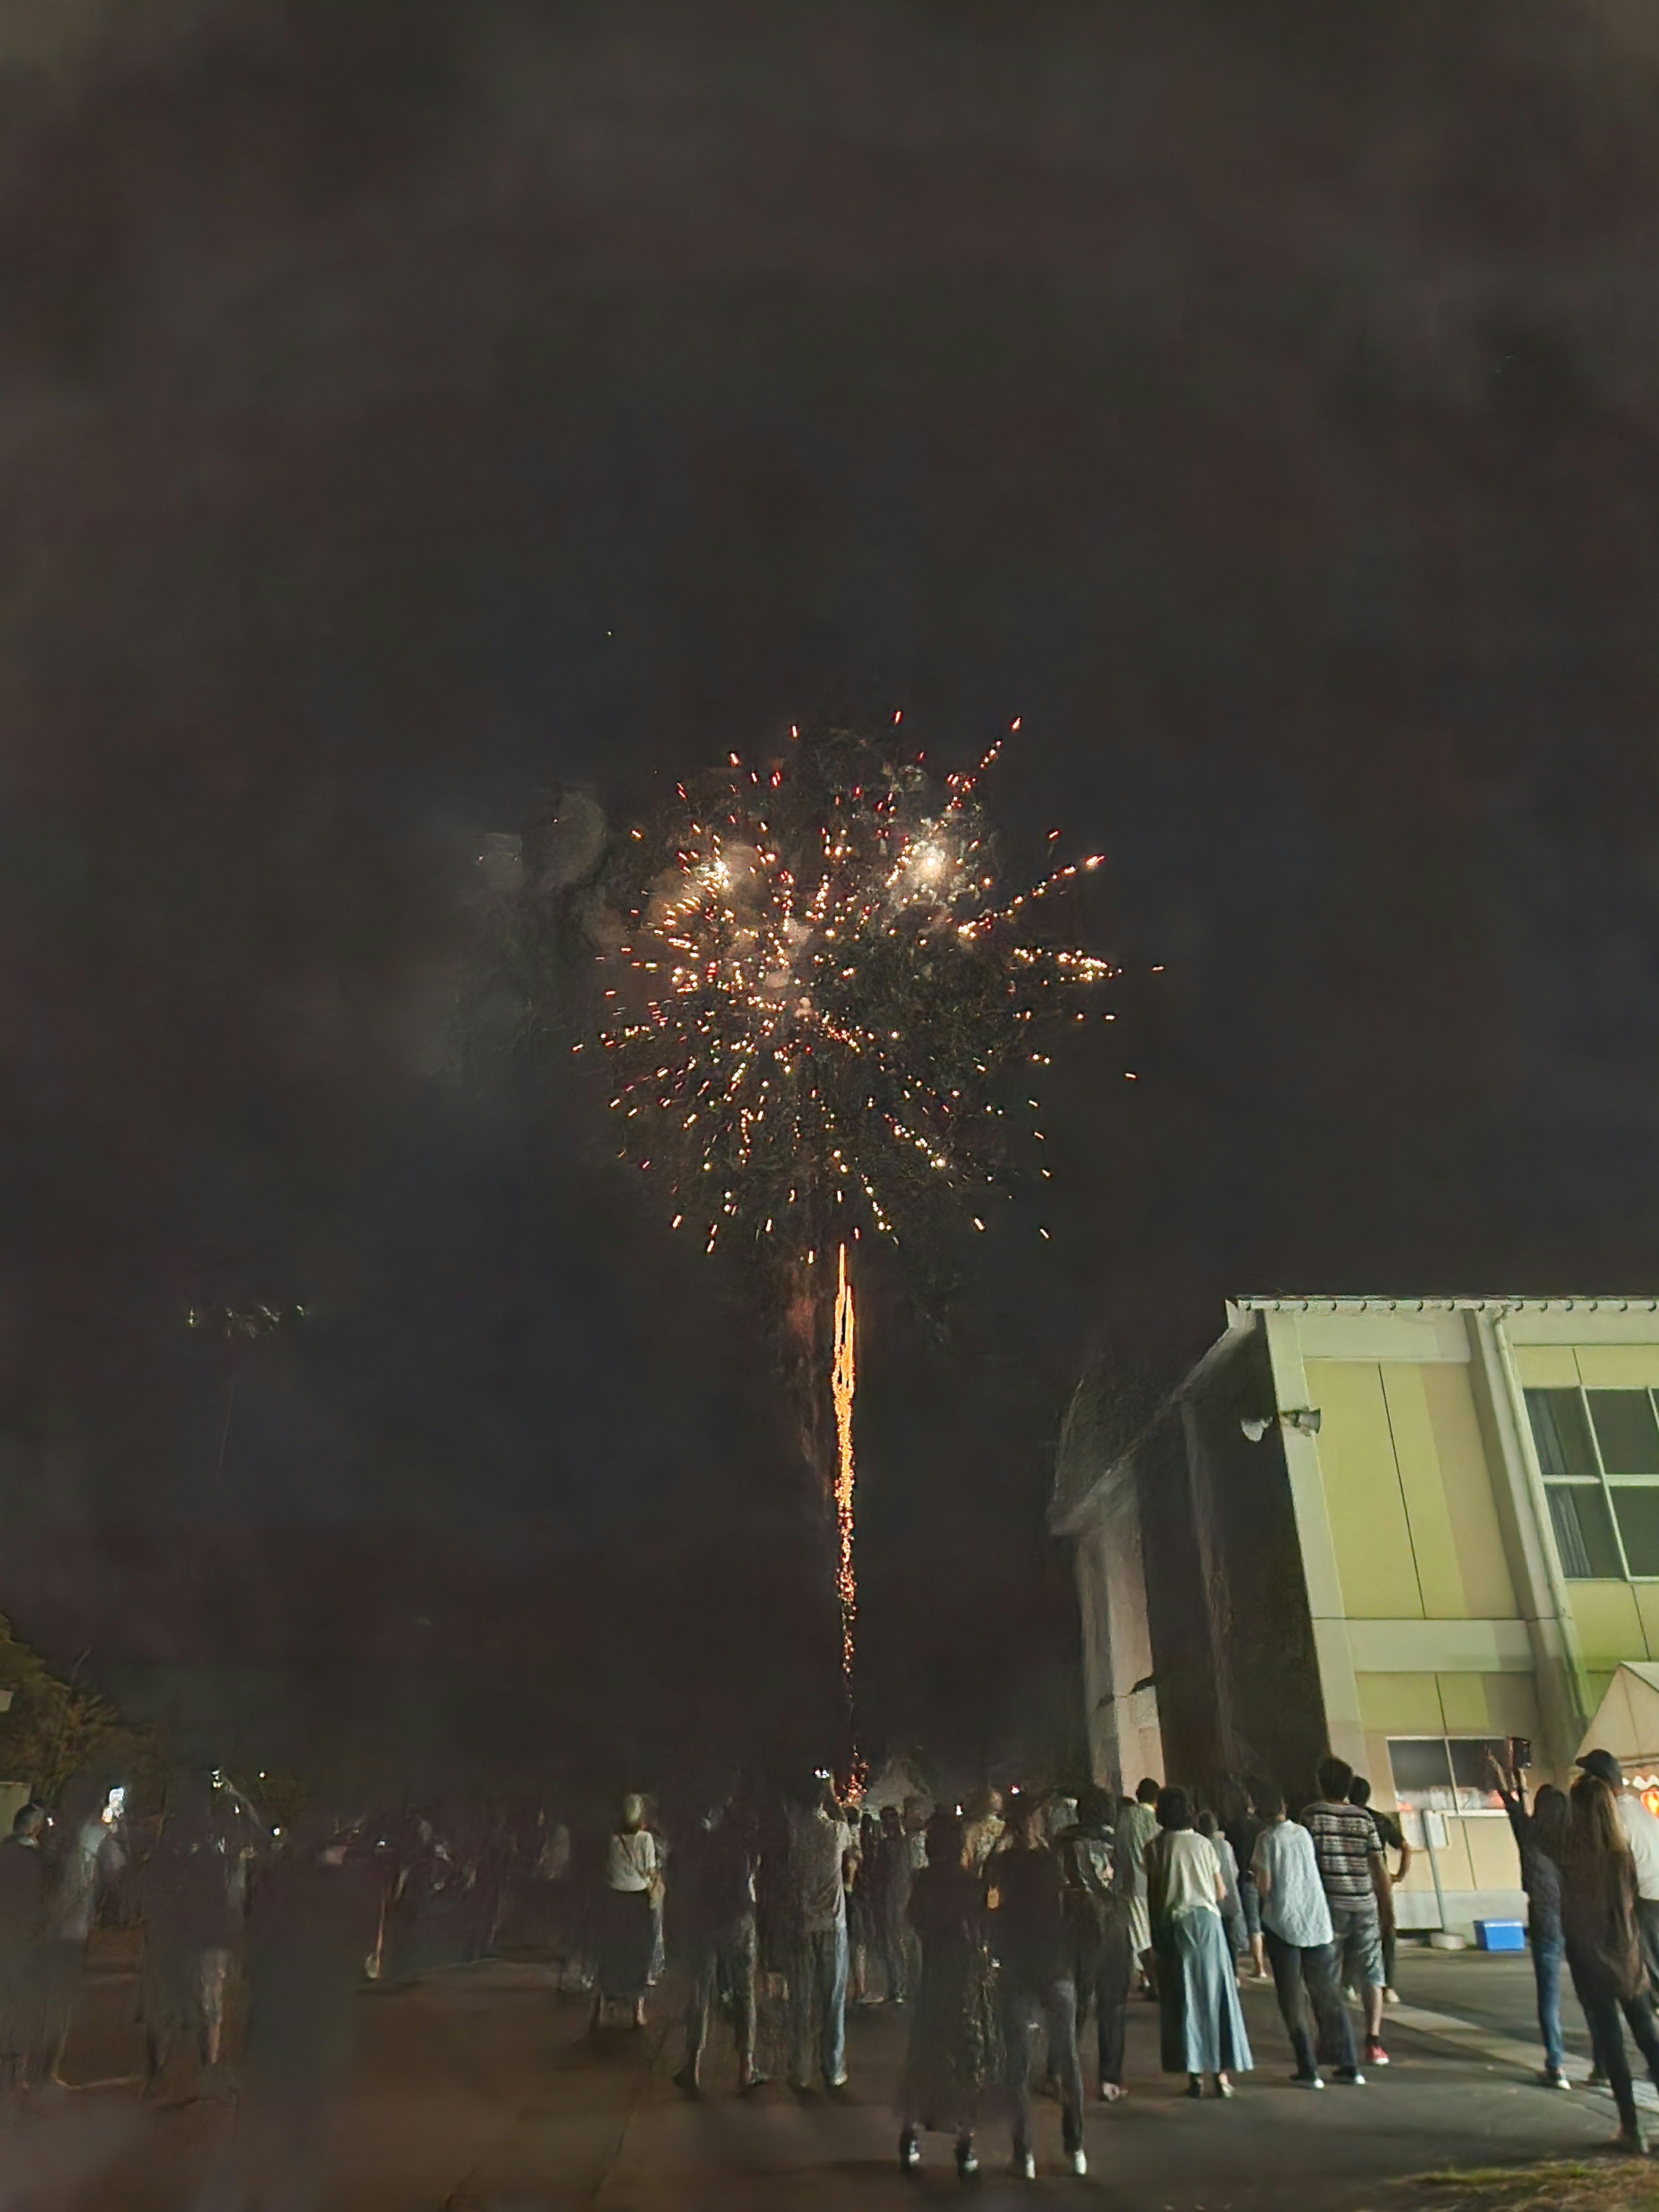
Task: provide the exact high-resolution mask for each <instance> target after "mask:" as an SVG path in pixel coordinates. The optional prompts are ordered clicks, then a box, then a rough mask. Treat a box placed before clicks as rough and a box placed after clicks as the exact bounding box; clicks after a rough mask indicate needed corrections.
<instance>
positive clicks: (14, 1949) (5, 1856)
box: [0, 1802, 46, 2089]
mask: <svg viewBox="0 0 1659 2212" xmlns="http://www.w3.org/2000/svg"><path fill="white" fill-rule="evenodd" d="M45 1826H46V1807H45V1806H44V1805H36V1804H34V1803H33V1802H31V1803H29V1804H27V1805H25V1806H23V1807H22V1808H21V1809H20V1810H19V1812H18V1813H17V1814H16V1816H15V1819H14V1820H13V1821H12V1824H11V1833H10V1834H9V1836H8V1837H7V1838H6V1839H5V1841H4V1842H3V1843H0V2069H3V2073H0V2086H3V2087H6V2088H8V2089H15V2088H21V2087H24V2086H26V2085H27V2083H28V2082H30V2081H33V2080H34V2079H36V2078H37V2075H38V2073H39V2070H40V2050H41V2031H42V2026H43V2021H42V2010H41V1998H42V1979H41V1975H42V1961H41V1921H42V1915H43V1912H44V1909H45V1904H46V1855H45V1853H44V1852H43V1851H42V1850H41V1848H40V1832H41V1830H42V1829H43V1828H44V1827H45Z"/></svg>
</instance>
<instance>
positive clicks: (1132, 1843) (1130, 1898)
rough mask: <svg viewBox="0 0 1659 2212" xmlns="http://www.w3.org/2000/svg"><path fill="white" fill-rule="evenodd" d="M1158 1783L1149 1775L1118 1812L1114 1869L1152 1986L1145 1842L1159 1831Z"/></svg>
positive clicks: (1143, 1968) (1144, 1977) (1143, 1974)
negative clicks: (1157, 1808)
mask: <svg viewBox="0 0 1659 2212" xmlns="http://www.w3.org/2000/svg"><path fill="white" fill-rule="evenodd" d="M1157 1804H1158V1784H1157V1783H1156V1782H1154V1781H1153V1780H1152V1777H1151V1776H1150V1775H1148V1776H1147V1777H1146V1779H1145V1780H1144V1781H1143V1782H1142V1783H1140V1784H1139V1787H1138V1788H1137V1789H1136V1790H1135V1794H1134V1796H1133V1797H1126V1798H1125V1799H1124V1801H1123V1804H1122V1807H1121V1810H1120V1811H1119V1814H1118V1820H1117V1834H1116V1838H1115V1846H1114V1856H1113V1871H1114V1876H1115V1881H1116V1883H1117V1889H1118V1894H1119V1896H1120V1897H1121V1898H1122V1899H1123V1901H1124V1903H1125V1904H1126V1905H1127V1906H1128V1908H1129V1932H1130V1935H1131V1937H1132V1938H1133V1942H1134V1947H1135V1956H1136V1958H1137V1959H1138V1960H1139V1962H1140V1972H1141V1978H1142V1980H1143V1982H1144V1983H1145V1984H1146V1988H1147V1989H1148V1990H1151V1988H1152V1978H1153V1974H1154V1972H1155V1968H1154V1966H1153V1960H1152V1921H1151V1918H1150V1917H1149V1916H1148V1911H1147V1904H1146V1846H1147V1844H1150V1843H1151V1842H1152V1838H1153V1837H1154V1836H1155V1835H1156V1834H1157V1833H1158V1814H1157V1811H1156V1809H1155V1808H1156V1807H1157Z"/></svg>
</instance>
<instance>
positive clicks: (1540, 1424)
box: [1526, 1390, 1645, 1482]
mask: <svg viewBox="0 0 1659 2212" xmlns="http://www.w3.org/2000/svg"><path fill="white" fill-rule="evenodd" d="M1597 1395H1598V1396H1608V1395H1613V1394H1612V1393H1610V1392H1598V1393H1597ZM1644 1395H1645V1393H1644ZM1526 1399H1527V1413H1528V1416H1529V1417H1530V1419H1531V1421H1532V1433H1533V1441H1534V1443H1536V1444H1537V1446H1538V1464H1539V1466H1540V1467H1541V1468H1542V1470H1543V1473H1544V1479H1545V1480H1546V1481H1547V1482H1571V1481H1577V1480H1586V1479H1588V1480H1594V1479H1595V1476H1596V1475H1598V1474H1600V1473H1601V1469H1600V1468H1598V1467H1597V1466H1596V1464H1595V1446H1594V1445H1593V1444H1592V1443H1591V1442H1590V1432H1589V1422H1588V1421H1587V1420H1586V1419H1584V1401H1583V1395H1582V1393H1580V1392H1579V1391H1577V1390H1528V1392H1527V1394H1526Z"/></svg>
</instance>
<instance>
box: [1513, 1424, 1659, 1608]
mask: <svg viewBox="0 0 1659 2212" xmlns="http://www.w3.org/2000/svg"><path fill="white" fill-rule="evenodd" d="M1620 1387H1621V1386H1618V1385H1613V1386H1608V1385H1606V1384H1598V1385H1597V1386H1596V1395H1602V1396H1605V1395H1609V1393H1610V1389H1620ZM1546 1390H1548V1391H1550V1392H1557V1391H1566V1390H1571V1391H1573V1392H1574V1393H1575V1394H1576V1395H1577V1399H1578V1401H1579V1411H1580V1413H1582V1414H1583V1422H1584V1430H1585V1433H1586V1434H1587V1435H1588V1436H1589V1444H1590V1449H1591V1451H1592V1452H1593V1453H1594V1454H1595V1473H1594V1474H1546V1473H1545V1472H1544V1466H1543V1460H1542V1455H1541V1454H1540V1452H1539V1449H1538V1432H1537V1430H1536V1429H1535V1428H1534V1426H1533V1413H1532V1407H1531V1404H1530V1403H1528V1405H1527V1407H1526V1414H1527V1426H1528V1433H1529V1436H1530V1438H1531V1442H1532V1446H1533V1452H1534V1458H1535V1459H1536V1460H1537V1462H1538V1473H1539V1478H1540V1480H1541V1483H1542V1486H1543V1489H1544V1493H1545V1507H1546V1510H1545V1514H1544V1520H1545V1524H1546V1525H1545V1529H1544V1534H1545V1535H1546V1536H1547V1538H1548V1541H1549V1542H1550V1543H1551V1544H1552V1545H1553V1547H1554V1551H1555V1559H1556V1565H1557V1566H1558V1567H1559V1569H1560V1571H1561V1575H1562V1578H1563V1580H1564V1581H1566V1582H1610V1581H1623V1582H1626V1583H1659V1570H1656V1571H1655V1572H1654V1573H1652V1574H1649V1575H1638V1574H1636V1573H1634V1572H1633V1571H1632V1568H1631V1564H1630V1553H1628V1551H1627V1550H1626V1547H1625V1531H1624V1528H1623V1525H1622V1524H1621V1522H1620V1518H1619V1508H1618V1504H1617V1503H1616V1497H1615V1493H1616V1492H1619V1491H1621V1490H1655V1491H1659V1471H1656V1472H1654V1473H1652V1474H1608V1473H1607V1460H1606V1457H1605V1455H1603V1453H1602V1449H1601V1437H1600V1435H1599V1433H1598V1432H1597V1430H1596V1426H1595V1414H1594V1413H1593V1412H1592V1411H1591V1408H1590V1395H1591V1393H1590V1390H1589V1387H1588V1386H1587V1385H1586V1384H1584V1383H1534V1384H1533V1385H1531V1386H1530V1388H1528V1389H1523V1392H1522V1396H1523V1397H1524V1398H1526V1399H1527V1400H1528V1401H1529V1400H1530V1399H1531V1397H1532V1395H1534V1392H1536V1393H1538V1394H1539V1395H1542V1394H1543V1393H1544V1392H1545V1391H1546ZM1638 1393H1639V1394H1640V1395H1642V1396H1643V1397H1644V1398H1645V1399H1646V1400H1647V1401H1648V1411H1649V1413H1650V1414H1651V1416H1652V1417H1653V1419H1654V1422H1655V1425H1656V1426H1659V1388H1656V1386H1655V1385H1653V1384H1651V1383H1638V1384H1635V1385H1632V1386H1630V1389H1629V1395H1631V1396H1632V1397H1634V1396H1636V1395H1638ZM1598 1487H1599V1489H1600V1490H1601V1495H1602V1497H1603V1498H1604V1499H1605V1500H1606V1503H1607V1519H1608V1521H1609V1522H1610V1523H1611V1524H1612V1528H1613V1543H1614V1545H1615V1547H1617V1550H1618V1554H1619V1562H1620V1568H1621V1569H1622V1573H1621V1574H1620V1575H1619V1576H1617V1577H1614V1576H1609V1575H1573V1574H1569V1573H1568V1571H1567V1565H1566V1561H1565V1559H1563V1558H1562V1556H1561V1546H1560V1544H1559V1541H1558V1540H1557V1537H1556V1533H1555V1516H1554V1513H1553V1510H1550V1508H1549V1493H1550V1492H1551V1491H1552V1490H1593V1489H1596V1488H1598Z"/></svg>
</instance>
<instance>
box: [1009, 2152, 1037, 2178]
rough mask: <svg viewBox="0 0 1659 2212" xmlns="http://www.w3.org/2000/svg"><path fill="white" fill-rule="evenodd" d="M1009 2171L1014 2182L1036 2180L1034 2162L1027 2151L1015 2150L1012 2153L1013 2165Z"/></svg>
mask: <svg viewBox="0 0 1659 2212" xmlns="http://www.w3.org/2000/svg"><path fill="white" fill-rule="evenodd" d="M1009 2171H1010V2172H1012V2175H1013V2177H1014V2179H1015V2180H1016V2181H1035V2180H1036V2158H1035V2156H1034V2155H1033V2154H1032V2153H1031V2152H1030V2151H1029V2150H1017V2151H1016V2152H1015V2153H1014V2162H1013V2165H1012V2166H1011V2167H1010V2169H1009Z"/></svg>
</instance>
